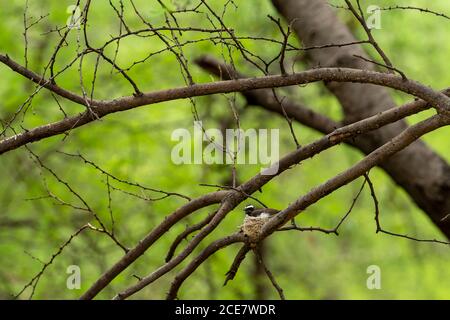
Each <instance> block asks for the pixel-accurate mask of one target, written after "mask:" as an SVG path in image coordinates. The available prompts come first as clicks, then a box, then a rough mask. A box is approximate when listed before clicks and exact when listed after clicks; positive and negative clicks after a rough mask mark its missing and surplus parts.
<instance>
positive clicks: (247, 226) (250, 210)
mask: <svg viewBox="0 0 450 320" xmlns="http://www.w3.org/2000/svg"><path fill="white" fill-rule="evenodd" d="M244 212H245V218H244V224H243V225H242V231H243V232H244V235H246V236H247V237H248V238H249V240H250V242H255V240H257V239H258V237H259V234H260V233H261V229H262V227H263V226H264V224H265V223H266V222H267V221H269V219H270V218H272V217H273V216H274V215H276V214H277V213H278V212H280V210H276V209H270V208H262V209H255V207H254V206H253V205H251V204H250V205H248V206H246V207H245V208H244Z"/></svg>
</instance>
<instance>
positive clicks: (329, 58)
mask: <svg viewBox="0 0 450 320" xmlns="http://www.w3.org/2000/svg"><path fill="white" fill-rule="evenodd" d="M272 2H273V4H274V6H275V7H276V8H277V10H278V11H279V13H280V14H281V15H282V16H283V17H284V18H285V19H286V20H287V21H288V23H291V25H292V28H293V30H294V32H295V34H296V35H297V37H298V38H299V39H300V40H301V41H302V43H303V45H304V46H305V47H310V46H320V45H325V44H340V43H349V42H354V41H356V39H355V38H354V36H353V35H352V34H351V32H350V30H349V29H348V28H347V27H346V26H345V25H344V24H343V23H342V22H341V21H339V19H338V17H337V16H336V14H335V12H334V10H333V9H332V7H331V6H330V5H329V4H328V3H327V2H326V1H324V0H272ZM306 53H307V59H308V62H309V63H310V64H311V66H318V65H320V66H322V67H325V66H334V67H337V66H338V67H349V68H358V69H368V70H372V69H374V65H373V64H371V63H368V62H365V61H363V60H362V59H359V58H356V57H354V55H360V56H363V57H367V55H366V54H365V53H364V51H363V49H362V48H361V47H360V46H359V45H353V46H345V47H340V48H338V47H333V48H326V49H316V50H311V51H307V52H306ZM325 85H326V87H327V88H328V89H329V90H330V92H331V93H332V94H334V95H335V96H336V98H337V99H338V100H339V102H340V103H341V106H342V108H343V112H344V115H345V118H344V122H347V123H348V122H353V121H356V120H360V119H363V118H366V117H367V116H370V115H374V114H376V113H378V112H381V111H384V110H386V109H388V108H392V107H394V105H395V104H394V102H393V100H392V98H391V97H390V95H389V93H388V91H387V89H386V88H383V87H379V86H374V85H370V84H355V83H337V82H329V83H325ZM406 127H407V124H406V123H405V122H404V121H398V122H396V123H394V124H391V125H389V126H386V127H383V128H381V129H379V130H377V131H374V132H373V133H371V134H366V135H363V136H360V137H358V138H357V139H356V140H355V145H356V146H357V147H358V148H359V149H360V150H361V151H362V152H363V153H365V154H368V153H370V152H371V151H373V150H374V149H376V148H377V147H379V146H381V145H382V144H384V143H385V142H387V141H389V140H391V139H392V138H393V137H395V136H396V135H398V134H399V133H400V132H402V131H403V130H404V129H405V128H406ZM381 167H382V168H383V169H384V170H385V171H386V172H387V173H388V174H389V175H390V176H391V178H392V179H393V180H394V181H395V182H396V183H397V184H398V185H399V186H400V187H402V188H403V189H404V190H405V191H406V192H407V193H408V194H409V196H410V197H411V199H412V200H413V201H414V202H415V203H416V204H417V205H418V206H419V207H420V208H421V209H422V210H423V211H424V212H425V213H426V214H427V216H428V217H429V218H430V219H431V220H432V221H433V223H434V224H435V225H436V226H437V227H438V228H439V229H440V230H441V231H442V233H443V234H445V235H446V237H447V238H448V239H450V219H445V220H443V221H442V218H443V217H445V216H446V214H448V213H450V166H449V165H448V163H447V162H446V161H445V160H444V159H443V158H441V157H440V156H439V155H438V154H436V153H435V152H433V151H432V150H431V149H430V148H429V147H428V146H426V145H425V143H423V142H422V141H417V142H415V143H413V144H412V145H410V146H409V147H407V148H406V149H405V150H403V151H401V152H399V153H397V154H396V155H394V156H392V157H391V158H389V159H388V160H386V161H384V162H383V163H382V164H381Z"/></svg>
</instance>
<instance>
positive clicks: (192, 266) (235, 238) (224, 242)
mask: <svg viewBox="0 0 450 320" xmlns="http://www.w3.org/2000/svg"><path fill="white" fill-rule="evenodd" d="M244 241H245V236H244V235H243V234H242V233H234V234H232V235H230V236H228V237H225V238H222V239H219V240H216V241H214V242H213V243H211V244H210V245H209V246H207V247H206V248H205V249H204V250H203V251H202V252H201V253H200V254H199V255H198V256H197V257H195V258H194V259H193V260H192V261H191V263H189V265H187V266H186V268H184V269H183V270H182V271H180V272H179V273H178V274H177V275H176V276H175V278H174V279H173V281H172V284H171V286H170V290H169V293H168V294H167V299H168V300H173V299H176V298H177V294H178V290H179V289H180V287H181V285H182V284H183V282H184V281H185V280H186V279H187V278H188V277H189V276H190V275H191V274H192V273H193V272H194V271H195V270H196V269H197V268H198V267H199V266H200V265H201V264H202V263H203V262H204V261H205V260H206V259H208V258H209V257H210V256H212V255H213V254H214V253H216V252H217V251H219V250H220V249H222V248H225V247H227V246H229V245H230V244H233V243H236V242H244Z"/></svg>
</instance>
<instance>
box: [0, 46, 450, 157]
mask: <svg viewBox="0 0 450 320" xmlns="http://www.w3.org/2000/svg"><path fill="white" fill-rule="evenodd" d="M0 62H3V63H4V64H6V65H8V66H9V67H11V69H13V70H14V71H16V72H18V73H20V74H22V75H24V76H25V77H27V78H29V79H30V80H32V81H34V82H36V83H38V84H40V85H43V86H44V87H46V88H47V89H49V90H51V91H53V92H55V93H57V94H61V96H63V97H65V98H67V99H69V100H71V101H74V102H77V103H80V104H83V105H86V100H85V99H84V98H83V97H82V96H77V95H75V94H73V93H70V92H68V91H66V90H64V89H61V88H59V87H58V86H57V85H55V84H52V83H51V82H50V81H48V80H44V79H43V78H41V77H40V76H38V75H36V74H34V73H32V72H31V71H29V70H28V69H25V68H23V67H21V66H20V65H18V64H17V63H16V62H14V61H12V60H11V59H10V58H9V57H7V56H4V55H1V54H0ZM317 81H336V82H357V83H371V84H376V85H380V86H386V87H390V88H393V89H397V90H400V91H403V92H405V93H408V94H411V95H414V96H416V97H419V98H421V99H423V100H425V101H427V102H428V103H430V104H431V105H433V106H434V107H436V108H437V109H438V110H439V112H441V113H445V114H450V99H449V98H448V97H446V96H445V95H444V94H442V93H440V92H436V91H434V90H432V89H430V88H428V87H427V86H425V85H422V84H420V83H418V82H415V81H412V80H405V79H403V78H402V77H400V76H397V75H392V74H386V73H380V72H375V71H368V70H358V69H349V68H318V69H312V70H308V71H304V72H300V73H294V74H289V75H275V76H264V77H260V78H245V79H235V80H228V81H218V82H212V83H205V84H195V85H191V86H188V87H181V88H173V89H168V90H162V91H155V92H150V93H145V94H142V95H139V96H129V97H123V98H118V99H114V100H106V101H103V100H102V101H99V100H92V101H89V107H90V110H86V111H85V112H83V113H81V114H78V115H76V116H73V117H70V118H66V119H64V120H61V121H58V122H54V123H51V124H47V125H43V126H40V127H36V128H34V129H31V130H28V131H25V132H23V133H19V134H16V135H14V136H11V137H8V138H5V139H3V140H1V141H0V154H3V153H5V152H7V151H10V150H13V149H17V148H19V147H20V146H23V145H25V144H28V143H31V142H35V141H39V140H42V139H44V138H47V137H51V136H55V135H58V134H61V133H64V132H66V131H69V130H72V129H74V128H78V127H80V126H82V125H85V124H87V123H89V122H93V121H95V120H97V119H99V118H102V117H104V116H106V115H108V114H111V113H115V112H120V111H125V110H130V109H133V108H136V107H140V106H144V105H149V104H155V103H159V102H164V101H170V100H177V99H185V98H192V97H198V96H205V95H211V94H218V93H230V92H245V91H248V90H254V89H263V88H275V87H284V86H292V85H299V84H307V83H312V82H317ZM92 112H94V113H95V115H96V117H93V116H92Z"/></svg>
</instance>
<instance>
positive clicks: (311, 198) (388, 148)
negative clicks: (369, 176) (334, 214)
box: [260, 115, 450, 239]
mask: <svg viewBox="0 0 450 320" xmlns="http://www.w3.org/2000/svg"><path fill="white" fill-rule="evenodd" d="M449 124H450V117H448V116H441V115H435V116H433V117H431V118H428V119H426V120H424V121H421V122H419V123H417V124H415V125H413V126H411V127H409V128H408V129H406V130H405V131H403V132H402V133H401V134H399V135H398V136H396V137H395V138H394V139H392V140H391V141H389V142H387V143H386V144H384V145H383V146H381V147H379V148H378V149H376V150H375V151H373V152H372V153H370V154H369V155H367V156H366V157H365V158H364V159H362V160H361V161H359V162H358V163H356V164H355V165H353V166H352V167H351V168H349V169H347V170H346V171H344V172H342V173H340V174H338V175H337V176H335V177H334V178H332V179H330V180H328V181H327V182H325V183H323V184H322V185H320V186H318V187H316V188H314V189H313V190H311V191H310V192H309V193H307V194H306V195H304V196H303V197H301V198H299V199H298V200H296V201H295V202H293V203H292V204H291V205H290V206H288V207H287V208H286V209H284V210H283V211H281V212H280V213H279V214H277V215H276V216H275V217H274V218H273V219H271V220H270V221H269V222H268V223H266V224H265V225H264V227H263V230H262V231H261V235H260V239H264V238H265V237H267V236H268V235H270V234H271V233H273V232H274V231H275V230H276V229H278V228H279V227H281V226H282V225H283V224H285V223H286V222H288V221H289V220H291V219H293V218H294V217H295V216H297V215H298V214H299V213H300V212H301V211H302V210H304V209H306V208H307V207H309V206H310V205H312V204H313V203H315V202H317V201H318V200H320V199H322V198H324V197H325V196H327V195H328V194H330V193H331V192H333V191H335V190H337V189H338V188H340V187H342V186H344V185H346V184H347V183H349V182H351V181H353V180H354V179H356V178H358V177H360V176H363V175H364V174H365V173H366V172H368V171H369V170H370V169H371V168H373V167H374V166H376V165H377V164H379V163H380V162H381V161H383V160H386V159H387V158H389V157H390V156H392V155H393V154H395V153H396V152H398V151H400V150H402V149H404V148H405V147H407V146H408V145H410V144H411V143H412V142H414V141H416V140H417V139H419V138H420V137H421V136H423V135H424V134H426V133H428V132H431V131H433V130H435V129H437V128H440V127H443V126H446V125H449Z"/></svg>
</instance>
